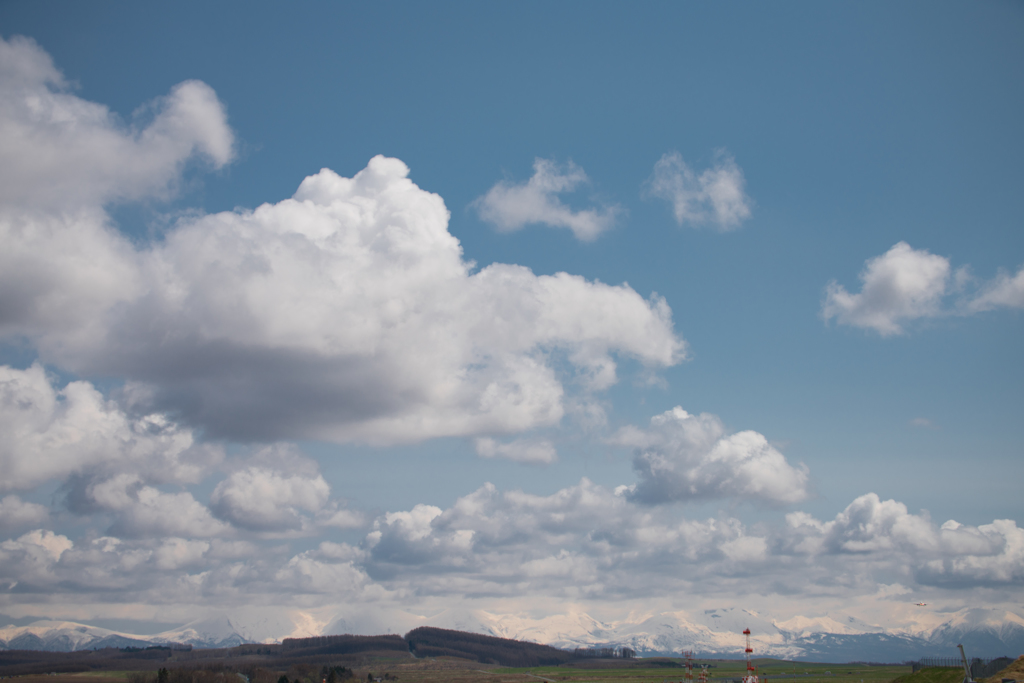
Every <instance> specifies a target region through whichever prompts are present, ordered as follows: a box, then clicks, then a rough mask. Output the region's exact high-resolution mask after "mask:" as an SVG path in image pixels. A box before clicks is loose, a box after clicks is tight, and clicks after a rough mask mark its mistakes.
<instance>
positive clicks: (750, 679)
mask: <svg viewBox="0 0 1024 683" xmlns="http://www.w3.org/2000/svg"><path fill="white" fill-rule="evenodd" d="M743 635H745V636H746V637H747V650H746V652H747V675H746V676H744V677H743V683H757V669H755V668H754V665H753V664H751V663H750V654H751V653H752V652H753V651H754V648H752V647H750V629H749V628H745V629H743Z"/></svg>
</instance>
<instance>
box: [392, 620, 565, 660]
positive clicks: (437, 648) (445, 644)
mask: <svg viewBox="0 0 1024 683" xmlns="http://www.w3.org/2000/svg"><path fill="white" fill-rule="evenodd" d="M405 640H406V642H407V643H409V650H410V651H411V652H412V653H413V654H414V655H415V656H417V657H461V658H462V659H469V660H471V661H477V662H480V663H482V664H501V665H503V666H517V667H518V666H548V665H556V664H564V663H565V662H568V661H569V660H570V659H572V658H573V655H572V653H571V652H566V651H565V650H559V649H557V648H554V647H551V646H550V645H538V644H537V643H526V642H523V641H521V640H510V639H508V638H495V637H494V636H483V635H479V634H476V633H465V632H463V631H449V630H448V629H443V628H430V627H427V626H424V627H421V628H417V629H413V630H412V631H409V632H408V633H406V634H405Z"/></svg>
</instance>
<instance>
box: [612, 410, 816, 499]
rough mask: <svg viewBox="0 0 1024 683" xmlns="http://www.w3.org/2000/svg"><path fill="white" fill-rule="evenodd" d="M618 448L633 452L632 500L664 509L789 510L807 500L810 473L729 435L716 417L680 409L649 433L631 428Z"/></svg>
mask: <svg viewBox="0 0 1024 683" xmlns="http://www.w3.org/2000/svg"><path fill="white" fill-rule="evenodd" d="M613 441H614V442H616V443H619V444H621V445H625V446H632V447H633V448H634V452H633V468H634V469H635V470H636V472H637V474H638V475H639V477H640V481H639V482H637V483H636V484H635V485H633V486H632V487H630V488H629V489H628V494H627V495H628V496H629V498H630V499H631V500H636V501H639V502H643V503H665V502H671V501H679V500H699V499H707V498H726V497H734V498H737V499H744V500H749V501H753V502H758V503H769V504H787V503H797V502H799V501H801V500H804V499H805V498H806V497H807V495H808V492H807V478H808V473H807V468H806V467H804V466H803V465H801V466H799V467H793V466H792V465H790V464H789V463H788V462H787V461H786V458H785V456H783V455H782V453H780V452H779V451H778V450H776V449H775V448H774V447H773V446H771V445H770V444H769V443H768V440H767V439H765V437H764V436H763V435H761V434H758V433H757V432H753V431H743V432H737V433H735V434H728V433H726V430H725V426H724V425H723V424H722V421H721V420H720V419H718V417H717V416H715V415H710V414H708V413H701V414H700V415H691V414H689V413H687V412H686V411H685V410H683V409H682V408H680V407H678V406H677V407H676V408H673V409H672V410H669V411H666V412H664V413H662V414H661V415H655V416H654V417H653V418H651V425H650V427H649V428H648V429H646V430H641V429H637V428H635V427H627V428H624V429H622V430H620V431H619V432H618V433H617V434H616V435H615V437H614V439H613Z"/></svg>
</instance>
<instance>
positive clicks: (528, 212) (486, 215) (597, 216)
mask: <svg viewBox="0 0 1024 683" xmlns="http://www.w3.org/2000/svg"><path fill="white" fill-rule="evenodd" d="M588 182H589V180H588V178H587V174H586V173H584V172H583V169H582V168H580V167H579V166H577V165H576V164H574V163H572V162H571V161H570V162H569V163H568V165H567V167H566V168H565V170H564V171H563V170H561V169H560V168H559V167H558V165H557V164H556V163H555V162H554V161H552V160H549V159H540V158H538V159H535V160H534V162H533V176H531V177H530V179H529V180H528V181H526V182H525V183H521V184H515V183H510V182H506V181H501V182H499V183H497V184H496V185H495V186H494V187H492V188H491V189H490V190H488V191H487V194H485V195H484V196H482V197H480V198H478V199H477V200H476V201H475V202H473V205H474V206H475V207H476V209H477V211H479V213H480V217H481V218H483V219H484V220H485V221H487V222H489V223H493V224H494V225H495V226H496V227H497V228H498V229H499V230H501V231H503V232H511V231H514V230H519V229H521V228H523V227H524V226H526V225H529V224H531V223H540V224H544V225H550V226H552V227H556V228H569V229H570V230H572V232H573V234H574V235H575V236H576V238H577V239H580V240H583V241H585V242H589V241H591V240H594V239H596V238H597V236H598V235H600V234H601V233H602V232H605V231H606V230H608V229H609V228H611V227H612V225H614V223H615V219H616V218H617V217H618V215H619V214H621V213H622V208H621V207H619V206H618V205H615V206H604V207H601V208H597V209H580V210H579V211H573V210H572V209H570V208H569V207H568V206H565V205H564V204H563V203H562V201H561V200H560V199H559V198H558V195H560V194H562V193H564V192H572V191H573V190H575V189H576V188H578V187H579V186H581V185H585V184H587V183H588Z"/></svg>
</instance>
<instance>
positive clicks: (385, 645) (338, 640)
mask: <svg viewBox="0 0 1024 683" xmlns="http://www.w3.org/2000/svg"><path fill="white" fill-rule="evenodd" d="M280 647H281V655H282V656H288V657H308V656H313V655H348V654H356V653H359V652H408V651H409V644H408V643H406V642H405V640H404V639H403V638H402V636H349V635H345V636H319V637H317V638H285V639H284V640H283V641H281V646H280Z"/></svg>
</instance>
